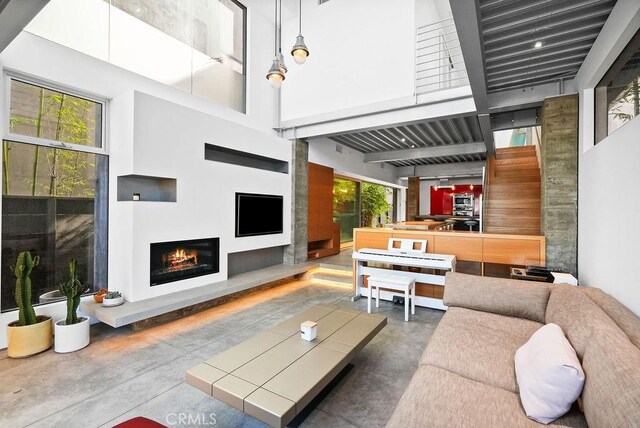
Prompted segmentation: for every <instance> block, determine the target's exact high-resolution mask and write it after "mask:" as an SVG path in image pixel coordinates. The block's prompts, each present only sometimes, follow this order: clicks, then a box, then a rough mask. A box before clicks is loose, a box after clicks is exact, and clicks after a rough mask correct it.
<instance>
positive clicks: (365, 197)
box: [333, 177, 395, 243]
mask: <svg viewBox="0 0 640 428" xmlns="http://www.w3.org/2000/svg"><path fill="white" fill-rule="evenodd" d="M394 201H395V192H394V189H392V188H390V187H385V186H382V185H379V184H373V183H367V182H358V181H352V180H348V179H344V178H337V177H336V178H335V179H334V180H333V218H334V221H336V222H338V223H340V242H343V243H344V242H351V241H353V229H354V228H357V227H377V226H382V225H384V224H389V223H391V222H393V221H394V220H395V215H394V211H393V209H394Z"/></svg>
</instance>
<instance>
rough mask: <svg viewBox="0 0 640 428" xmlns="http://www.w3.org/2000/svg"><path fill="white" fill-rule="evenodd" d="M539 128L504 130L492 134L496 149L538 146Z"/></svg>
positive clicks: (528, 127)
mask: <svg viewBox="0 0 640 428" xmlns="http://www.w3.org/2000/svg"><path fill="white" fill-rule="evenodd" d="M540 137H541V134H540V126H527V127H524V128H513V129H504V130H500V131H494V132H493V141H494V144H495V148H496V149H504V148H508V147H522V146H531V145H535V146H539V145H540Z"/></svg>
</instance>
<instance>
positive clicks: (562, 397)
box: [515, 324, 584, 424]
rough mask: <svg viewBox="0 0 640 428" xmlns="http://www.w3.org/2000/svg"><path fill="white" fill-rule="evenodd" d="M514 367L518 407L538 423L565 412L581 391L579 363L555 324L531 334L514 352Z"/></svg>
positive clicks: (582, 373)
mask: <svg viewBox="0 0 640 428" xmlns="http://www.w3.org/2000/svg"><path fill="white" fill-rule="evenodd" d="M515 366H516V367H515V368H516V378H517V381H518V387H519V389H520V400H521V402H522V407H524V410H525V412H526V414H527V416H528V417H529V418H531V419H533V420H535V421H538V422H540V423H543V424H548V423H550V422H553V421H554V420H556V419H558V418H559V417H560V416H562V415H564V414H565V413H567V412H568V411H569V409H571V405H572V404H573V403H574V402H575V401H576V399H577V398H578V396H580V393H581V392H582V387H583V386H584V372H583V371H582V367H581V366H580V361H579V360H578V357H577V355H576V351H575V350H574V349H573V348H572V347H571V344H570V343H569V341H568V340H567V339H566V338H565V337H564V333H563V332H562V329H561V328H560V327H559V326H558V325H557V324H547V325H545V326H543V327H541V328H540V329H539V330H538V331H536V332H535V333H533V336H531V338H530V339H529V341H528V342H527V343H525V344H524V345H522V346H521V347H520V348H519V349H518V350H517V351H516V355H515Z"/></svg>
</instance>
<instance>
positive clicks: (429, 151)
mask: <svg viewBox="0 0 640 428" xmlns="http://www.w3.org/2000/svg"><path fill="white" fill-rule="evenodd" d="M486 151H487V149H486V147H485V145H484V143H482V142H472V143H464V144H449V145H446V146H434V147H420V148H416V149H409V150H394V151H390V152H374V153H366V154H365V155H364V162H365V163H378V162H393V161H400V160H407V159H426V158H438V157H443V156H459V155H474V154H484V153H485V152H486Z"/></svg>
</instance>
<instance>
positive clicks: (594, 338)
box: [582, 330, 640, 427]
mask: <svg viewBox="0 0 640 428" xmlns="http://www.w3.org/2000/svg"><path fill="white" fill-rule="evenodd" d="M582 367H583V369H584V372H585V375H586V381H585V384H584V392H583V393H582V397H583V400H584V411H585V416H586V418H587V421H588V422H589V425H591V426H594V427H637V426H638V425H639V424H640V350H639V349H638V348H636V347H635V346H634V345H633V344H632V343H631V342H630V341H629V339H628V338H627V336H626V335H624V334H622V333H620V332H613V331H610V330H596V331H594V333H593V334H592V335H591V338H590V339H589V343H588V344H587V350H586V352H585V355H584V362H583V364H582Z"/></svg>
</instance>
